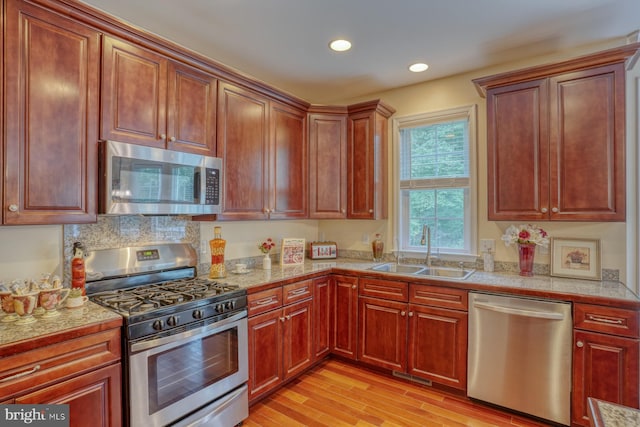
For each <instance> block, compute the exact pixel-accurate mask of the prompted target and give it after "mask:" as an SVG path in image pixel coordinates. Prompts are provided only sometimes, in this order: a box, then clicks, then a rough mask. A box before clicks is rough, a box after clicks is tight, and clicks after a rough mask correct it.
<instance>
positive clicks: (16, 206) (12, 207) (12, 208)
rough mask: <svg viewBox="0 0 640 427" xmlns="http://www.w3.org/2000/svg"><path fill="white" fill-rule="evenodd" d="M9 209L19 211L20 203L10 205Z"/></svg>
mask: <svg viewBox="0 0 640 427" xmlns="http://www.w3.org/2000/svg"><path fill="white" fill-rule="evenodd" d="M9 210H10V211H11V212H18V205H9Z"/></svg>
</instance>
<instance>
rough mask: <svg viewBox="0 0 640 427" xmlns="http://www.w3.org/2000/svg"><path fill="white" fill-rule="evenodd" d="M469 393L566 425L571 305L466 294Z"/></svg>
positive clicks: (569, 393)
mask: <svg viewBox="0 0 640 427" xmlns="http://www.w3.org/2000/svg"><path fill="white" fill-rule="evenodd" d="M469 301H470V302H469V353H468V359H467V360H468V378H467V394H468V396H469V397H472V398H475V399H479V400H483V401H486V402H489V403H493V404H495V405H499V406H502V407H505V408H510V409H513V410H516V411H519V412H523V413H526V414H530V415H534V416H536V417H539V418H543V419H546V420H550V421H554V422H556V423H560V424H564V425H570V423H571V421H570V399H571V346H572V338H571V334H572V321H571V304H570V303H566V302H555V301H547V300H539V299H532V298H520V297H509V296H504V295H495V294H485V293H477V292H470V293H469Z"/></svg>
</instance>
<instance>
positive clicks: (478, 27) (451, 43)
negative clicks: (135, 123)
mask: <svg viewBox="0 0 640 427" xmlns="http://www.w3.org/2000/svg"><path fill="white" fill-rule="evenodd" d="M84 2H85V3H88V4H90V5H93V6H95V7H97V8H99V9H102V10H104V11H106V12H108V13H110V14H113V15H116V16H118V17H120V18H121V19H123V20H125V21H128V22H130V23H132V24H134V25H136V26H138V27H141V28H144V29H146V30H148V31H150V32H152V33H155V34H158V35H160V36H163V37H165V38H167V39H170V40H172V41H174V42H176V43H178V44H181V45H183V46H186V47H189V48H190V49H192V50H194V51H197V52H200V53H202V54H204V55H206V56H208V57H210V58H213V59H215V60H217V61H218V62H221V63H223V64H225V65H227V66H229V67H231V68H234V69H236V70H238V71H240V72H242V73H244V74H248V75H251V76H253V77H255V78H257V79H259V80H262V81H264V82H266V83H268V84H270V85H273V86H275V87H278V88H280V89H282V90H285V91H287V92H289V93H291V94H294V95H296V96H298V97H300V98H302V99H305V100H307V101H310V102H312V103H330V102H332V101H336V100H343V99H349V98H354V97H359V96H362V95H367V94H370V93H375V92H379V91H382V90H386V89H390V88H394V87H399V86H405V85H410V84H414V83H418V82H421V81H425V80H431V79H435V78H440V77H444V76H448V75H452V74H457V73H461V72H465V71H470V70H473V69H478V68H483V67H486V66H490V65H496V64H499V63H504V62H508V61H513V60H520V59H524V58H526V57H529V56H537V55H546V54H552V53H556V52H561V51H563V50H568V49H572V48H575V47H579V46H583V45H588V44H593V43H605V42H609V41H614V40H616V39H619V40H621V43H622V42H623V41H624V37H625V36H626V35H628V34H630V33H632V32H634V31H636V30H637V29H639V28H640V0H180V1H179V0H85V1H84ZM337 37H341V38H342V37H343V38H347V39H349V40H351V42H352V43H353V48H352V50H351V51H349V52H347V53H335V52H332V51H330V50H329V49H328V47H327V45H328V43H329V41H330V40H332V39H334V38H337ZM416 61H420V62H426V63H428V64H429V66H430V68H429V70H427V71H426V72H424V73H418V74H414V73H411V72H409V71H408V70H407V67H408V66H409V64H410V63H412V62H416Z"/></svg>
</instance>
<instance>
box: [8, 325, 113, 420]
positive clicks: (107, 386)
mask: <svg viewBox="0 0 640 427" xmlns="http://www.w3.org/2000/svg"><path fill="white" fill-rule="evenodd" d="M112 323H113V324H111V325H106V324H105V325H104V328H106V329H105V330H102V327H98V328H94V330H98V332H94V333H89V334H83V333H84V332H83V331H81V330H79V329H76V330H75V331H74V332H73V333H71V334H67V335H65V334H61V335H60V336H48V337H46V338H41V339H35V340H33V342H21V343H19V344H17V345H13V344H9V345H6V346H3V347H0V357H2V367H1V368H0V400H1V401H3V402H4V401H9V400H10V401H13V402H14V403H18V404H21V403H30V404H47V403H52V404H61V403H63V404H68V405H69V409H70V416H71V420H70V425H71V426H73V427H76V426H94V425H96V423H98V424H99V425H103V426H113V427H117V426H120V425H122V403H121V400H122V386H121V377H122V371H121V365H120V357H121V347H120V346H121V342H120V329H119V328H113V327H114V326H118V325H119V324H121V320H120V319H118V320H117V321H114V322H112ZM116 323H117V325H116ZM16 347H20V348H16Z"/></svg>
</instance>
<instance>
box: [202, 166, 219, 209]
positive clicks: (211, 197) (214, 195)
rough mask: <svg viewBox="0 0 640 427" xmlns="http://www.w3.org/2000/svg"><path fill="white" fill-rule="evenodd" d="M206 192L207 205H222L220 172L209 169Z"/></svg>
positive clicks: (205, 200)
mask: <svg viewBox="0 0 640 427" xmlns="http://www.w3.org/2000/svg"><path fill="white" fill-rule="evenodd" d="M206 177H207V179H206V183H205V184H206V191H205V194H204V203H205V204H206V205H219V204H220V170H219V169H211V168H207V171H206Z"/></svg>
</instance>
